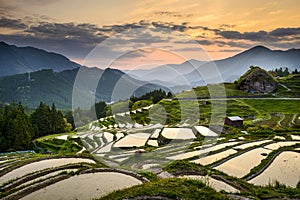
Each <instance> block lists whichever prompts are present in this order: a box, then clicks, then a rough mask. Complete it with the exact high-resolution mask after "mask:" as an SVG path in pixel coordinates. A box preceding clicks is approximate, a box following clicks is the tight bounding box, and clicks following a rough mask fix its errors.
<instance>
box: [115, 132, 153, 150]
mask: <svg viewBox="0 0 300 200" xmlns="http://www.w3.org/2000/svg"><path fill="white" fill-rule="evenodd" d="M149 137H150V134H149V133H135V134H129V135H127V136H125V137H124V138H122V139H120V140H119V141H117V142H116V143H115V144H114V147H119V148H120V147H141V146H145V144H146V142H147V140H148V138H149Z"/></svg>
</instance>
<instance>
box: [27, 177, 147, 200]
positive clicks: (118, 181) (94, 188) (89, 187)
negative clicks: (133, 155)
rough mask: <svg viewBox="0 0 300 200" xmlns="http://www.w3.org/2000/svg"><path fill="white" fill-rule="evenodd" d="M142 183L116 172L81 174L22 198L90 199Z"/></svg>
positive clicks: (38, 199) (35, 199) (30, 199)
mask: <svg viewBox="0 0 300 200" xmlns="http://www.w3.org/2000/svg"><path fill="white" fill-rule="evenodd" d="M139 184H142V182H141V181H140V180H138V179H136V178H134V177H132V176H129V175H125V174H121V173H117V172H99V173H94V174H82V175H78V176H74V177H71V178H69V179H66V180H63V181H60V182H57V183H55V184H53V185H50V186H47V187H45V188H43V189H41V190H38V191H36V192H33V193H31V194H29V195H27V196H25V197H24V198H22V199H23V200H40V199H61V200H63V199H81V200H90V199H94V198H99V197H102V196H105V195H106V194H108V193H110V192H113V191H115V190H119V189H123V188H127V187H131V186H134V185H139Z"/></svg>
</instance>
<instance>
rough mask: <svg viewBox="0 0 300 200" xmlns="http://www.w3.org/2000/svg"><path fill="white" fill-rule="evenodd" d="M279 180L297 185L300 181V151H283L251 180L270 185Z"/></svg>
mask: <svg viewBox="0 0 300 200" xmlns="http://www.w3.org/2000/svg"><path fill="white" fill-rule="evenodd" d="M275 181H278V182H280V183H282V184H284V185H286V186H290V187H294V188H295V187H297V183H298V182H299V181H300V153H296V152H291V151H287V152H282V153H280V154H279V155H278V156H277V157H276V158H275V160H274V161H273V162H272V163H271V165H270V166H269V167H267V168H266V169H265V170H264V171H263V172H262V173H261V174H260V175H258V176H256V177H255V178H253V179H251V180H250V181H249V182H250V183H253V184H255V185H262V186H264V185H269V184H274V183H275Z"/></svg>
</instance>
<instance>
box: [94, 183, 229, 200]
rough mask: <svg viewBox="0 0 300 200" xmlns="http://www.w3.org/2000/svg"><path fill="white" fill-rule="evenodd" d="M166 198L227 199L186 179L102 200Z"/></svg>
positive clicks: (153, 184) (115, 193)
mask: <svg viewBox="0 0 300 200" xmlns="http://www.w3.org/2000/svg"><path fill="white" fill-rule="evenodd" d="M139 196H140V197H167V198H171V199H199V200H200V199H216V200H217V199H229V198H227V197H226V196H225V195H224V194H221V193H218V192H216V191H215V190H213V189H212V188H210V187H208V186H206V185H205V183H202V182H200V181H195V180H187V179H178V178H172V179H160V180H159V181H154V182H148V183H144V184H143V185H138V186H134V187H132V188H128V189H124V190H119V191H115V192H113V193H111V194H109V195H107V196H105V197H103V198H100V199H101V200H105V199H125V198H133V197H139Z"/></svg>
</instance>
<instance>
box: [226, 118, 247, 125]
mask: <svg viewBox="0 0 300 200" xmlns="http://www.w3.org/2000/svg"><path fill="white" fill-rule="evenodd" d="M243 121H244V119H243V118H241V117H239V116H233V117H226V118H225V124H226V125H229V126H242V125H243Z"/></svg>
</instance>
